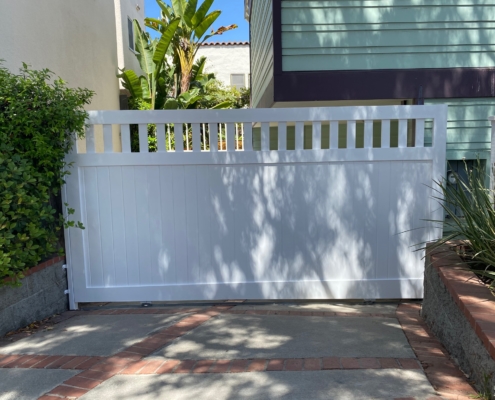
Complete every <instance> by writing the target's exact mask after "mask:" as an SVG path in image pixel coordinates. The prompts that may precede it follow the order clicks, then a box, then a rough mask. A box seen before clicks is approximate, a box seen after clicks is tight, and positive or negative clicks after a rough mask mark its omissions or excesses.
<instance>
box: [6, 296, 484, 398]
mask: <svg viewBox="0 0 495 400" xmlns="http://www.w3.org/2000/svg"><path fill="white" fill-rule="evenodd" d="M419 309H420V306H419V304H407V303H404V304H400V305H399V306H398V308H397V310H396V312H395V314H390V313H388V314H377V313H343V312H316V311H273V310H256V309H255V310H237V309H236V306H235V305H217V306H212V307H210V308H207V309H205V308H183V309H174V310H170V309H161V308H139V309H137V308H129V309H103V310H97V311H80V312H68V313H66V315H65V316H64V317H62V318H61V320H64V319H67V318H71V317H77V316H79V315H91V314H93V315H108V316H109V318H111V316H112V315H123V314H125V315H129V314H184V318H182V319H181V320H180V321H179V322H177V323H175V324H173V325H171V326H168V327H166V328H163V329H160V330H158V331H154V332H153V333H151V334H150V335H148V336H147V337H145V338H143V339H142V340H141V341H139V342H138V343H134V344H133V345H132V346H129V347H127V348H126V349H125V350H124V351H120V352H118V353H116V354H114V355H112V356H109V357H101V356H89V355H88V356H67V355H64V354H60V355H43V354H38V355H37V354H29V355H26V354H10V355H7V354H4V355H2V354H1V352H2V348H1V347H0V368H15V369H68V370H76V371H80V372H79V373H77V374H76V375H75V376H73V377H71V378H69V379H67V380H66V381H64V382H63V383H62V384H60V385H59V386H57V387H55V388H53V389H52V390H50V391H49V392H48V393H46V394H45V395H43V396H42V397H40V399H43V400H48V399H51V400H55V399H61V398H71V399H73V398H78V397H81V396H83V395H84V394H86V393H88V392H89V391H91V390H92V389H94V388H96V387H97V386H98V385H100V384H101V383H103V382H105V381H107V380H109V379H110V378H112V377H114V376H115V375H153V374H156V375H162V374H218V373H231V374H243V373H251V372H265V371H279V372H284V371H287V372H294V371H322V370H356V369H359V370H366V369H395V370H423V371H424V373H425V374H426V376H427V378H428V379H429V381H430V383H431V384H432V386H433V387H434V389H435V390H436V391H437V393H438V396H434V397H432V399H437V400H438V399H441V398H444V399H459V400H460V399H468V398H472V397H469V396H472V395H475V394H476V393H475V391H474V390H473V389H472V388H471V386H470V385H469V383H468V382H467V381H466V379H465V377H464V375H463V374H462V373H461V372H460V371H459V370H458V369H457V367H456V366H455V365H454V363H453V362H452V361H451V360H450V359H449V357H448V355H447V352H446V350H445V349H444V348H443V346H442V345H441V344H440V343H439V342H438V341H437V340H436V338H435V337H434V336H433V335H432V334H431V333H430V332H429V331H428V329H427V327H426V325H425V324H424V323H423V322H422V320H421V317H420V316H419ZM220 314H236V315H284V316H291V315H293V316H297V317H304V316H311V317H314V316H318V317H328V318H337V319H338V318H347V317H354V318H355V317H361V318H396V319H398V320H399V322H400V324H401V327H402V329H403V331H404V333H405V335H406V337H407V339H408V341H409V344H410V345H411V347H412V349H413V351H414V353H415V354H416V357H417V358H390V357H360V358H356V357H316V358H315V357H311V358H272V359H268V358H251V359H201V358H200V357H198V359H185V360H184V359H182V360H179V359H166V358H164V357H161V358H156V357H151V358H146V359H145V357H147V356H150V355H151V354H153V353H155V352H156V351H157V350H158V349H161V348H164V347H166V346H169V345H170V344H172V343H177V342H178V341H180V340H181V337H182V336H183V335H185V334H186V333H188V332H191V331H192V330H194V329H196V328H198V327H199V326H201V325H203V324H205V322H207V321H209V320H211V319H212V318H215V317H217V316H218V315H220ZM21 338H22V336H19V337H17V338H14V340H16V339H21ZM26 384H28V382H26ZM397 399H399V398H397ZM403 399H404V400H405V399H406V398H403ZM407 399H411V398H407Z"/></svg>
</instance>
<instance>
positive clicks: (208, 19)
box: [194, 11, 222, 39]
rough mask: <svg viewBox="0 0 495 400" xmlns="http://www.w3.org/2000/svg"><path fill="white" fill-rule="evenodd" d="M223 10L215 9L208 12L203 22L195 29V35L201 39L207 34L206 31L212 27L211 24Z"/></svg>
mask: <svg viewBox="0 0 495 400" xmlns="http://www.w3.org/2000/svg"><path fill="white" fill-rule="evenodd" d="M221 13H222V12H221V11H213V12H212V13H210V14H208V15H207V16H206V17H205V18H204V19H203V20H202V21H201V23H200V24H199V25H198V26H197V27H196V29H195V30H194V35H195V36H196V37H197V38H198V39H201V37H202V36H203V35H204V34H205V32H206V31H207V30H208V29H209V28H210V26H211V25H212V24H213V23H214V22H215V21H216V19H217V18H218V17H219V16H220V14H221Z"/></svg>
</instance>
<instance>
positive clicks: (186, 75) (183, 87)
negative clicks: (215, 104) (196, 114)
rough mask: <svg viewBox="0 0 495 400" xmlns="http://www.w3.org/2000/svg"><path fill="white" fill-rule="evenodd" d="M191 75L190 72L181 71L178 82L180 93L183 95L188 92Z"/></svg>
mask: <svg viewBox="0 0 495 400" xmlns="http://www.w3.org/2000/svg"><path fill="white" fill-rule="evenodd" d="M191 75H192V71H191V70H189V71H182V77H181V81H180V92H181V93H185V92H187V91H188V90H189V86H190V85H191Z"/></svg>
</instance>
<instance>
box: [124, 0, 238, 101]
mask: <svg viewBox="0 0 495 400" xmlns="http://www.w3.org/2000/svg"><path fill="white" fill-rule="evenodd" d="M157 3H158V5H159V6H160V8H161V17H160V18H159V19H155V18H147V19H146V20H145V22H146V26H148V27H150V28H152V29H154V30H156V31H157V32H159V34H160V38H159V39H151V37H150V35H149V33H147V32H145V31H144V30H143V29H141V26H140V25H139V22H138V21H136V20H134V22H133V24H134V40H135V48H136V51H137V54H136V57H137V58H138V60H139V65H140V67H141V69H142V70H143V71H144V75H140V76H138V74H137V73H136V72H135V71H133V70H122V71H121V74H120V75H118V76H119V78H121V79H122V82H123V85H124V87H125V88H126V89H128V90H129V93H130V95H131V106H133V105H134V106H135V105H139V108H137V109H152V110H156V109H168V110H172V109H194V108H228V107H231V106H232V105H233V102H232V101H227V100H225V101H222V100H218V99H216V98H215V96H214V94H215V93H217V92H218V90H214V91H213V93H209V88H210V87H213V86H215V87H216V86H218V85H214V84H213V83H212V82H213V81H214V79H215V77H214V75H213V74H206V73H204V67H205V63H206V59H205V58H204V57H202V58H200V59H198V60H196V61H195V59H196V55H197V51H198V49H199V47H200V46H201V44H202V43H203V42H204V41H205V40H207V39H209V38H211V37H212V36H215V35H220V34H222V33H223V32H226V31H228V30H230V29H234V28H236V27H237V26H236V25H230V26H228V27H220V28H219V29H217V30H216V31H211V33H210V34H206V31H207V30H208V29H209V28H210V27H211V26H212V24H213V23H214V22H215V21H216V19H217V18H218V17H219V16H220V14H221V12H220V11H213V12H211V13H208V11H209V9H210V7H211V5H212V4H213V0H205V1H204V2H203V3H202V4H201V5H200V6H199V7H198V2H197V0H173V1H172V5H171V6H170V5H167V4H165V3H164V2H163V1H162V0H157ZM146 104H149V107H147V106H146Z"/></svg>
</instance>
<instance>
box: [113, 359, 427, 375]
mask: <svg viewBox="0 0 495 400" xmlns="http://www.w3.org/2000/svg"><path fill="white" fill-rule="evenodd" d="M353 369H421V365H420V364H419V362H418V360H416V359H414V358H376V357H373V358H371V357H368V358H350V357H320V358H276V359H266V358H253V359H224V360H213V359H211V360H165V359H152V360H141V361H137V362H134V363H131V364H129V365H128V366H127V367H126V368H125V369H123V370H122V371H121V372H119V374H123V375H150V374H187V373H192V374H206V373H242V372H265V371H287V372H289V371H290V372H292V371H324V370H353Z"/></svg>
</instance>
